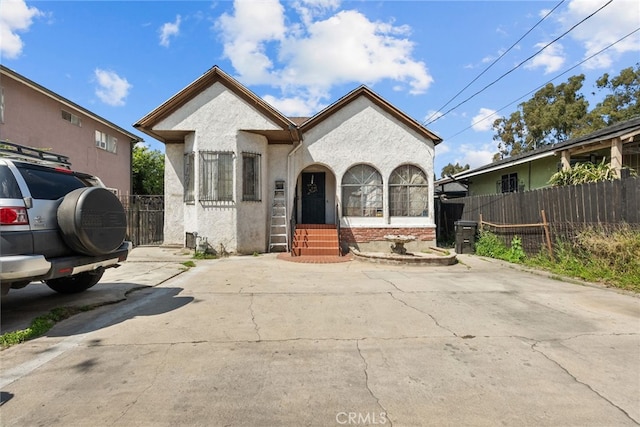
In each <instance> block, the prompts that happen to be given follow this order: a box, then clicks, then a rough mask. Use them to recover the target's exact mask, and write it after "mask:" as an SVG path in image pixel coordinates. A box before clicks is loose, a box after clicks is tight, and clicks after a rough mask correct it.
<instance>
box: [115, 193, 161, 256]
mask: <svg viewBox="0 0 640 427" xmlns="http://www.w3.org/2000/svg"><path fill="white" fill-rule="evenodd" d="M120 201H121V202H122V205H123V206H124V209H125V212H126V213H127V239H129V240H130V241H131V242H132V243H133V245H134V246H144V245H160V244H162V242H163V240H164V196H121V197H120Z"/></svg>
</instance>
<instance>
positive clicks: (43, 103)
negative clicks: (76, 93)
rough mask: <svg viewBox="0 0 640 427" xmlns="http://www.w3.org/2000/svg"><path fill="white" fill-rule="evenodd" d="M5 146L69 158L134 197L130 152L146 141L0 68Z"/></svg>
mask: <svg viewBox="0 0 640 427" xmlns="http://www.w3.org/2000/svg"><path fill="white" fill-rule="evenodd" d="M0 141H9V142H13V143H15V144H20V145H24V146H27V147H31V148H36V149H40V150H47V151H48V150H50V151H51V152H54V153H56V154H62V155H65V156H68V157H69V161H70V162H71V165H72V168H73V169H74V170H77V171H80V172H87V173H90V174H93V175H97V176H98V177H100V179H101V180H102V181H103V182H104V184H105V185H106V186H107V187H109V188H111V189H114V190H117V192H118V194H120V195H126V194H130V193H131V150H132V146H133V144H135V143H137V142H140V141H142V139H141V138H140V137H138V136H136V135H134V134H132V133H130V132H127V131H126V130H124V129H122V128H121V127H119V126H117V125H115V124H113V123H111V122H110V121H108V120H106V119H104V118H102V117H100V116H98V115H96V114H94V113H92V112H91V111H89V110H87V109H85V108H83V107H81V106H79V105H78V104H75V103H73V102H71V101H69V100H68V99H66V98H63V97H62V96H60V95H58V94H57V93H54V92H52V91H50V90H49V89H47V88H45V87H43V86H41V85H39V84H37V83H35V82H33V81H31V80H29V79H28V78H26V77H24V76H22V75H20V74H18V73H16V72H15V71H13V70H11V69H9V68H7V67H5V66H3V65H0Z"/></svg>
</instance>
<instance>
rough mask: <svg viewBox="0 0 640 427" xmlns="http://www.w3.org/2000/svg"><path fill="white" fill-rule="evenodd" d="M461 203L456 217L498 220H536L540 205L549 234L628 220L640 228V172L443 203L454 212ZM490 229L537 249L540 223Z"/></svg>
mask: <svg viewBox="0 0 640 427" xmlns="http://www.w3.org/2000/svg"><path fill="white" fill-rule="evenodd" d="M448 205H450V206H448ZM461 206H462V212H461V216H460V218H458V219H462V220H469V221H479V220H480V216H482V219H483V221H486V222H490V223H493V224H501V225H507V224H512V225H517V224H533V223H540V222H542V221H543V218H542V216H541V211H544V212H545V214H546V220H547V221H548V223H549V226H550V229H551V240H552V241H555V240H556V239H558V238H564V239H569V240H570V239H572V238H573V237H574V236H575V235H576V233H578V232H580V231H581V230H584V229H585V228H587V227H599V228H604V229H607V230H611V229H615V228H618V227H620V226H622V225H625V224H627V225H629V226H630V227H632V228H634V229H640V178H637V177H627V178H623V179H621V180H615V181H603V182H597V183H591V184H581V185H571V186H563V187H550V188H543V189H539V190H533V191H526V192H522V193H505V194H492V195H483V196H470V197H464V198H460V199H452V200H447V201H444V202H443V209H444V210H445V211H449V212H455V211H456V210H457V211H458V212H459V211H460V207H461ZM489 229H490V230H491V231H495V232H496V234H499V235H502V236H503V237H504V239H505V241H506V243H507V244H508V243H509V242H510V241H511V238H512V237H513V236H515V235H518V236H519V237H521V238H522V239H523V246H524V247H525V251H527V252H529V253H531V252H537V251H539V250H540V248H541V245H542V244H544V233H543V230H542V229H541V228H540V227H530V228H526V227H525V228H516V227H514V228H512V229H511V228H509V227H500V230H498V229H497V228H496V229H491V227H489Z"/></svg>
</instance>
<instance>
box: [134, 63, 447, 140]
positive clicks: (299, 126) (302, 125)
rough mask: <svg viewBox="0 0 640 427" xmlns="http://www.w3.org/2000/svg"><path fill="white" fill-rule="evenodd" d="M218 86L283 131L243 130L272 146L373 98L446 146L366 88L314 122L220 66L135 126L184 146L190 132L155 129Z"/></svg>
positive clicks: (324, 112) (295, 137)
mask: <svg viewBox="0 0 640 427" xmlns="http://www.w3.org/2000/svg"><path fill="white" fill-rule="evenodd" d="M215 83H221V84H223V85H224V86H225V87H226V88H227V89H229V90H231V91H232V92H233V93H235V94H236V95H238V96H239V97H240V98H241V99H243V100H244V101H245V102H247V103H248V104H250V105H252V106H253V107H255V108H256V109H257V110H258V111H259V112H260V113H261V114H263V115H264V116H265V117H266V118H268V119H270V120H271V121H273V122H274V123H276V125H277V126H279V127H280V128H281V129H280V130H266V129H264V130H261V129H242V130H244V131H247V132H253V133H258V134H261V135H264V136H266V137H267V139H268V140H269V142H270V143H289V144H290V143H294V142H299V141H300V140H301V135H302V132H304V131H306V130H309V129H311V128H312V127H314V126H315V125H317V124H318V123H320V122H322V121H323V120H325V119H326V118H327V117H329V116H331V115H332V114H334V113H335V112H337V111H338V110H340V109H341V108H343V107H344V106H345V105H347V104H349V103H350V102H352V101H353V100H355V99H356V98H358V97H360V96H365V97H367V98H369V99H370V100H371V101H372V102H373V103H375V104H376V105H378V106H379V107H380V108H382V109H383V110H385V111H387V112H388V113H389V114H391V115H392V116H393V117H395V118H396V119H398V120H399V121H400V122H401V123H403V124H405V125H406V126H408V127H409V128H410V129H413V130H414V131H416V132H417V133H419V134H420V135H423V136H424V137H426V138H428V139H430V140H432V141H433V142H434V144H438V143H440V142H442V139H441V138H440V137H439V136H437V135H436V134H434V133H433V132H431V131H429V130H428V129H427V128H425V127H424V126H422V125H421V124H420V123H418V122H417V121H416V120H414V119H412V118H410V117H409V116H407V115H406V114H405V113H403V112H402V111H400V110H398V109H397V108H396V107H394V106H393V105H391V104H390V103H388V102H387V101H385V100H384V99H382V98H381V97H380V96H379V95H377V94H375V93H374V92H373V91H371V89H369V88H367V87H365V86H361V87H359V88H357V89H355V90H353V91H352V92H350V93H348V94H347V95H346V96H344V97H342V98H340V99H339V100H338V101H337V102H335V103H334V104H332V105H330V106H329V107H327V108H325V109H324V110H322V111H320V112H319V113H318V114H316V115H315V116H313V117H311V118H307V117H286V116H284V115H283V114H281V113H280V112H279V111H278V110H276V109H275V108H273V107H272V106H271V105H270V104H268V103H267V102H266V101H264V100H263V99H262V98H260V97H259V96H257V95H256V94H254V93H253V92H251V91H250V90H249V89H247V88H246V87H245V86H243V85H242V84H240V83H239V82H238V81H237V80H235V79H234V78H232V77H231V76H229V75H228V74H226V73H225V72H224V71H222V70H221V69H220V68H219V67H218V66H217V65H216V66H214V67H212V68H211V69H209V70H208V71H207V72H206V73H204V74H203V75H202V76H201V77H200V78H198V79H197V80H195V81H194V82H193V83H191V84H189V85H188V86H187V87H185V88H184V89H182V90H181V91H180V92H178V93H177V94H175V95H174V96H172V97H171V98H170V99H168V100H167V101H166V102H164V103H163V104H162V105H160V106H159V107H157V108H156V109H155V110H153V111H152V112H150V113H149V114H147V115H146V116H144V117H143V118H141V119H140V120H138V122H136V123H135V124H134V125H133V126H134V127H135V128H137V129H139V130H141V131H142V132H144V133H146V134H148V135H151V136H153V137H154V138H156V139H158V140H159V141H162V142H164V143H172V142H182V141H183V139H184V136H185V135H186V134H187V133H188V132H190V131H189V130H178V131H158V130H154V129H153V127H154V126H155V125H157V124H158V123H159V122H161V121H162V120H164V119H165V118H166V117H168V116H169V115H171V114H172V113H173V112H175V111H176V110H178V109H179V108H180V107H182V106H183V105H185V104H186V103H187V102H189V101H190V100H192V99H193V98H194V97H196V96H197V95H198V94H200V93H201V92H202V91H204V90H205V89H207V88H208V87H210V86H212V85H213V84H215Z"/></svg>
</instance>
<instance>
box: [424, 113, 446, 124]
mask: <svg viewBox="0 0 640 427" xmlns="http://www.w3.org/2000/svg"><path fill="white" fill-rule="evenodd" d="M442 116H443V113H442V111H436V110H429V111H427V114H426V115H425V116H424V119H423V122H424V123H431V122H435V121H436V120H438V119H439V118H440V117H442Z"/></svg>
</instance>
